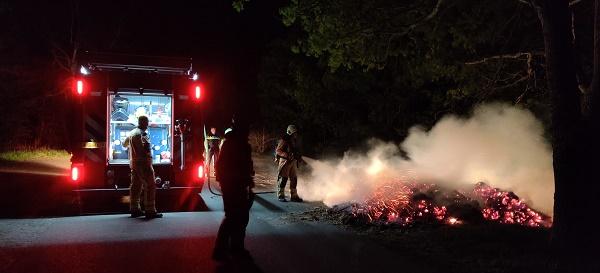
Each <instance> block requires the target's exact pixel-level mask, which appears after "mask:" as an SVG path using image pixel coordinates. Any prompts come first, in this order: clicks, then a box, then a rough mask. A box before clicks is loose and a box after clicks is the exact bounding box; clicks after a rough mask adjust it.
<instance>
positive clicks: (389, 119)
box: [246, 0, 593, 154]
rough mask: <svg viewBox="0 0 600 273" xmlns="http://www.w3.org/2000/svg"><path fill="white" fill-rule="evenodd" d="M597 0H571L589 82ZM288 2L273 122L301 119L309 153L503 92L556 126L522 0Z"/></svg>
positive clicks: (278, 50) (267, 91)
mask: <svg viewBox="0 0 600 273" xmlns="http://www.w3.org/2000/svg"><path fill="white" fill-rule="evenodd" d="M438 3H439V4H438ZM251 4H252V2H250V3H249V4H246V5H251ZM591 6H592V3H584V2H582V3H579V4H577V5H575V6H573V7H572V12H573V16H574V17H573V18H574V21H573V23H574V26H573V27H574V28H573V30H574V34H575V35H576V37H577V47H578V51H577V54H578V55H577V58H578V63H579V69H580V75H581V81H582V82H587V83H588V84H589V81H590V79H591V74H592V64H591V56H592V42H591V41H592V35H591V31H590V29H591V27H592V18H593V13H592V12H591V11H590V10H591V8H590V7H591ZM280 14H281V16H282V21H283V22H284V23H285V24H286V25H287V26H288V31H287V37H286V38H285V39H279V40H276V41H273V42H271V43H270V44H269V49H270V50H269V51H268V55H266V56H265V57H264V58H263V62H262V69H261V71H260V74H259V90H260V93H259V98H260V101H261V109H262V110H263V111H262V113H263V119H264V121H265V123H264V124H266V126H268V127H269V128H270V129H271V130H276V129H277V128H284V126H285V124H287V123H289V122H295V123H297V124H299V125H300V127H301V128H302V129H303V134H304V135H303V136H304V142H305V145H304V146H305V149H308V151H309V153H315V154H318V153H322V152H342V151H344V150H346V149H348V147H352V146H355V145H359V144H361V143H364V141H365V140H366V139H368V138H371V137H376V138H380V139H384V140H389V141H400V140H402V139H403V138H404V137H405V136H406V134H407V132H408V129H409V128H410V127H411V126H413V125H417V124H418V125H423V126H426V127H427V126H431V125H432V124H434V123H435V122H436V121H437V120H439V119H440V118H442V117H443V116H444V115H446V114H458V115H464V114H468V113H469V111H470V110H471V109H472V106H473V105H475V104H479V103H485V102H492V101H503V102H507V103H510V104H515V105H519V106H522V107H526V108H528V109H530V110H532V111H533V112H534V113H535V114H536V116H537V117H538V118H539V119H541V120H542V121H543V123H544V124H545V125H546V127H547V128H549V125H550V124H549V123H550V109H549V107H550V106H549V103H550V100H549V92H548V88H547V81H546V75H545V63H544V62H545V61H544V40H543V35H542V31H541V25H540V21H539V19H538V17H537V13H536V11H535V10H534V9H533V8H532V7H530V6H529V5H527V4H524V3H523V2H520V1H516V0H515V1H475V2H474V1H466V0H465V1H462V0H461V1H439V2H438V1H418V3H417V2H415V3H412V2H406V3H405V2H403V1H400V2H398V1H384V0H381V1H327V3H323V2H320V1H291V3H290V4H289V5H288V6H286V7H285V8H284V9H282V10H281V12H280ZM548 136H549V137H550V134H548Z"/></svg>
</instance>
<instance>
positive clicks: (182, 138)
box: [66, 53, 206, 192]
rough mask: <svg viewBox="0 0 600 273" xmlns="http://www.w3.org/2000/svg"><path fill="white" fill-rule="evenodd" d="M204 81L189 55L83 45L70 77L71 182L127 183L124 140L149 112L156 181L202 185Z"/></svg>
mask: <svg viewBox="0 0 600 273" xmlns="http://www.w3.org/2000/svg"><path fill="white" fill-rule="evenodd" d="M203 91H204V90H203V86H202V84H201V83H200V80H199V77H198V74H196V73H195V72H194V71H193V70H192V62H191V59H189V58H164V57H147V56H132V55H116V54H98V53H86V54H85V56H84V57H82V58H81V60H80V65H79V73H78V74H77V75H76V76H75V77H74V79H73V92H72V94H71V98H72V103H71V104H72V105H71V106H72V107H73V109H72V111H70V112H71V113H72V117H71V118H69V119H67V120H66V122H67V123H68V125H67V126H68V127H69V128H70V129H71V130H70V131H71V132H72V134H71V136H70V137H71V138H72V140H71V144H72V145H71V149H70V150H71V153H72V156H71V176H70V180H71V183H73V184H74V186H76V188H77V189H78V190H79V191H82V190H89V189H94V190H97V189H112V190H115V189H116V190H126V189H127V188H129V184H130V176H129V174H130V169H129V153H128V151H127V148H126V147H124V146H123V141H124V140H125V138H126V137H127V134H128V133H129V132H130V131H131V130H132V129H134V128H135V127H136V126H137V117H138V116H140V115H145V116H147V117H148V118H149V120H150V125H149V127H148V130H147V132H148V134H149V136H150V140H151V146H152V156H153V166H154V170H155V173H156V181H155V182H156V184H157V189H158V190H159V191H160V190H161V189H162V190H175V189H186V190H188V191H189V190H190V189H192V190H194V191H196V192H199V191H200V190H201V189H202V186H203V184H204V181H205V179H206V172H205V166H204V156H203V151H204V147H203V142H204V141H203V135H204V134H203V127H204V124H203V122H202V96H203Z"/></svg>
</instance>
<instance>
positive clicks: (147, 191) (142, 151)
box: [123, 118, 156, 218]
mask: <svg viewBox="0 0 600 273" xmlns="http://www.w3.org/2000/svg"><path fill="white" fill-rule="evenodd" d="M142 119H143V118H140V120H142ZM146 122H147V119H146ZM146 124H147V123H146ZM123 146H124V147H127V148H128V150H129V166H130V168H131V185H130V187H129V196H130V203H129V209H130V211H131V216H132V217H138V216H141V215H140V212H141V211H142V209H141V207H140V199H141V193H142V188H143V189H144V210H145V212H146V215H156V204H155V201H156V200H155V196H156V184H155V182H154V168H153V167H152V150H151V145H150V137H148V134H147V133H146V132H145V130H142V129H141V128H140V127H138V128H135V129H133V130H132V131H131V132H129V135H128V136H127V138H126V139H125V141H124V143H123ZM154 218H156V217H154Z"/></svg>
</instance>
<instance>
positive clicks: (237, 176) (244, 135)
mask: <svg viewBox="0 0 600 273" xmlns="http://www.w3.org/2000/svg"><path fill="white" fill-rule="evenodd" d="M216 171H217V173H216V174H217V181H219V185H220V186H221V192H222V194H223V209H224V211H225V217H224V218H223V221H222V222H221V226H220V227H219V231H218V233H217V239H216V242H215V248H214V251H213V259H215V260H217V261H220V260H225V259H227V258H228V256H229V255H230V254H231V255H232V256H237V257H249V256H250V254H249V253H248V251H247V250H246V249H245V247H244V238H245V236H246V226H248V220H249V218H250V215H249V212H250V207H251V206H252V202H253V200H254V198H253V197H254V193H253V192H252V188H253V187H254V180H253V176H254V166H253V163H252V148H251V147H250V144H249V143H248V125H247V123H245V122H240V121H238V122H237V123H235V124H234V125H233V129H232V130H229V131H226V133H225V140H224V141H223V146H222V147H221V154H220V156H219V158H218V160H217V163H216Z"/></svg>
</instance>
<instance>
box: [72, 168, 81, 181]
mask: <svg viewBox="0 0 600 273" xmlns="http://www.w3.org/2000/svg"><path fill="white" fill-rule="evenodd" d="M71 180H73V181H75V182H76V181H77V180H79V167H76V166H73V167H72V168H71Z"/></svg>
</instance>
